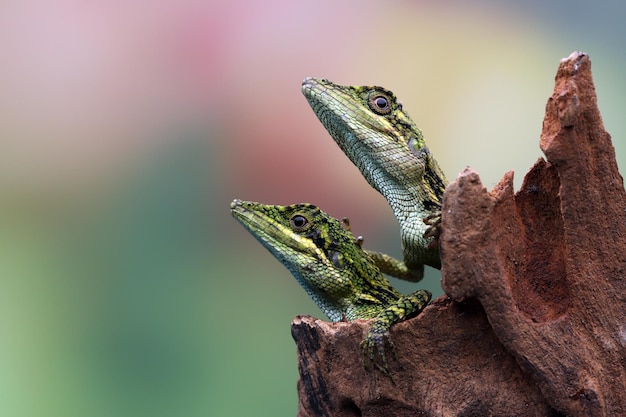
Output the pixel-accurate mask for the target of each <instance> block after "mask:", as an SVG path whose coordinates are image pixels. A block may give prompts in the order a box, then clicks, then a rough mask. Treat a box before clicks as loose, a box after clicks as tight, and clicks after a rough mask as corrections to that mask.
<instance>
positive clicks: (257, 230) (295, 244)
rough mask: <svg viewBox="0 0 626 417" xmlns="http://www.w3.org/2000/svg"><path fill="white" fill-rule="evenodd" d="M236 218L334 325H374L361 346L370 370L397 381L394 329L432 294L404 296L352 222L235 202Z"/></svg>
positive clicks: (302, 207) (308, 209)
mask: <svg viewBox="0 0 626 417" xmlns="http://www.w3.org/2000/svg"><path fill="white" fill-rule="evenodd" d="M230 210H231V214H232V215H233V217H234V218H235V219H236V220H238V221H239V222H240V223H241V224H242V225H243V226H244V228H246V229H247V230H248V231H249V232H250V233H251V234H252V235H253V236H254V237H255V238H256V239H257V240H258V241H259V242H260V243H261V244H262V245H263V246H264V247H265V248H266V249H268V250H269V251H270V252H271V253H272V255H274V257H275V258H276V259H278V260H279V261H280V262H281V263H282V264H283V265H284V266H285V267H286V268H287V269H288V270H289V271H290V272H291V273H292V275H293V276H294V277H295V279H296V280H297V281H298V283H299V284H300V285H301V286H302V288H304V290H305V291H306V292H307V294H308V295H309V296H310V297H311V298H312V299H313V301H314V302H315V303H316V304H317V305H318V306H319V308H320V309H321V310H322V311H323V312H324V314H326V315H327V316H328V318H329V319H331V320H332V321H354V320H359V319H363V320H368V319H373V322H372V325H371V327H370V329H369V331H368V332H367V334H366V335H365V337H364V339H363V341H362V342H361V344H360V347H361V350H362V353H363V363H364V366H365V368H366V369H367V370H371V369H373V368H376V369H378V370H379V371H381V373H383V375H385V376H387V377H389V378H390V379H391V380H392V382H393V378H392V376H391V373H390V372H389V368H388V361H387V356H386V354H385V349H386V348H387V347H389V349H390V350H391V351H392V352H393V354H394V355H395V350H394V348H393V343H392V341H391V339H390V338H389V328H390V327H391V326H392V325H393V324H395V323H398V322H400V321H403V320H406V319H407V318H410V317H413V316H415V315H417V314H418V313H420V312H421V311H422V310H423V309H424V308H425V307H426V305H427V304H428V302H429V301H430V299H431V296H432V295H431V293H430V292H429V291H427V290H417V291H415V292H413V293H411V294H408V295H402V294H401V293H400V292H398V291H397V290H396V289H395V288H394V287H393V286H391V284H390V283H389V281H388V280H387V279H386V278H385V277H384V276H383V274H382V273H381V271H380V269H379V268H378V267H377V266H376V264H375V263H374V261H373V260H372V259H371V258H370V256H369V255H368V253H367V252H365V251H364V250H363V249H362V247H361V244H362V240H361V239H358V238H356V239H355V237H354V236H353V235H352V232H351V231H350V226H349V221H348V220H347V219H345V218H344V219H342V220H341V221H340V220H338V219H336V218H334V217H332V216H330V215H329V214H327V213H325V212H323V211H322V210H320V209H319V208H318V207H317V206H315V205H312V204H294V205H289V206H279V205H265V204H260V203H255V202H250V201H241V200H237V199H235V200H233V202H232V203H231V205H230Z"/></svg>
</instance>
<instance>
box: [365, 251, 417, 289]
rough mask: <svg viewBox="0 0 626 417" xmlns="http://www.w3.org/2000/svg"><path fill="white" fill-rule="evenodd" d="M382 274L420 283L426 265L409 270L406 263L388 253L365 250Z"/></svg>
mask: <svg viewBox="0 0 626 417" xmlns="http://www.w3.org/2000/svg"><path fill="white" fill-rule="evenodd" d="M365 252H366V253H367V254H368V255H369V257H370V258H371V259H372V260H373V261H374V263H375V264H376V266H377V267H378V269H380V272H382V273H383V274H387V275H390V276H392V277H395V278H399V279H403V280H405V281H411V282H418V281H420V280H421V279H422V278H423V277H424V265H419V266H418V267H416V268H409V267H408V266H407V265H406V264H405V263H404V261H401V260H400V259H397V258H394V257H393V256H390V255H387V254H386V253H382V252H376V251H370V250H365Z"/></svg>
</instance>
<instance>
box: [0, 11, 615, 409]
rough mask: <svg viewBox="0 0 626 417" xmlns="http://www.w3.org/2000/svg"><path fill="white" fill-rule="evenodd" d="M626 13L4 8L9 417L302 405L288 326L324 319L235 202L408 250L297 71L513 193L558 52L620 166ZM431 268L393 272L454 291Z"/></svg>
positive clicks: (1, 286)
mask: <svg viewBox="0 0 626 417" xmlns="http://www.w3.org/2000/svg"><path fill="white" fill-rule="evenodd" d="M624 9H625V7H624V6H623V3H621V2H618V1H600V2H571V1H564V0H558V1H551V2H543V1H538V0H536V1H527V2H516V1H488V0H481V1H474V2H471V3H470V2H461V1H441V2H426V1H412V2H409V1H388V2H374V1H330V0H324V1H316V2H310V1H286V0H285V1H283V0H272V1H265V2H238V1H234V2H217V1H208V2H206V1H205V2H202V1H197V0H182V1H180V0H177V1H174V0H160V1H141V2H128V3H125V2H104V1H100V2H98V1H96V2H84V3H83V2H74V1H67V0H65V1H64V0H49V1H44V0H41V1H38V0H25V1H22V2H3V4H2V5H0V52H1V56H2V64H1V65H0V88H1V91H2V94H0V227H1V228H0V231H1V232H0V332H1V336H0V338H1V343H0V416H2V417H4V416H64V417H67V416H90V417H91V416H93V417H100V416H174V415H176V416H243V415H254V416H293V415H295V413H296V411H297V396H296V381H297V364H296V350H295V346H294V343H293V341H292V339H291V335H290V322H291V320H292V318H293V317H294V316H295V315H297V314H311V315H314V316H316V317H320V318H323V317H324V316H323V314H322V313H321V312H320V311H319V310H318V309H317V307H316V306H315V305H314V304H313V302H312V301H310V300H309V298H308V297H307V296H306V294H305V293H304V291H302V290H301V289H300V287H299V286H298V285H297V283H296V282H295V280H294V279H293V278H292V277H291V276H290V274H289V273H288V272H287V270H285V269H284V268H283V267H282V266H281V265H280V264H279V263H278V262H277V261H275V260H274V258H273V257H271V256H270V254H269V253H267V252H266V251H265V249H263V248H262V247H261V246H260V245H259V244H258V243H257V242H256V241H254V240H253V239H252V238H251V237H250V236H249V235H248V234H247V232H245V231H244V229H243V228H242V227H241V226H240V225H239V224H238V223H236V222H235V221H234V220H233V219H232V218H231V217H230V214H229V203H230V201H231V200H232V199H233V198H241V199H246V200H256V201H261V202H265V203H275V204H289V203H296V202H312V203H315V204H318V205H319V206H321V207H322V208H323V209H325V210H326V211H328V212H330V213H331V214H333V215H334V216H336V217H342V216H348V217H350V219H351V220H352V225H353V230H354V232H355V233H356V234H362V235H364V236H365V239H366V240H365V243H366V246H367V247H369V248H373V249H378V250H384V251H386V252H389V253H393V254H396V255H399V239H398V228H397V226H396V225H395V221H394V218H393V216H392V214H391V211H390V210H389V208H388V207H387V205H386V203H385V201H384V200H383V199H382V197H380V196H379V195H378V194H377V193H376V192H375V191H373V190H372V189H370V188H369V186H368V185H367V184H366V182H365V181H364V180H363V179H362V178H361V176H360V174H359V173H358V171H357V170H356V169H355V168H354V167H353V166H352V165H351V163H350V162H349V161H348V159H347V158H345V157H344V156H343V154H342V153H341V152H340V150H339V149H338V148H337V147H336V145H335V144H334V142H333V141H332V140H331V139H330V137H329V136H328V135H327V134H326V132H325V131H324V130H323V127H322V126H321V124H320V123H319V122H318V121H317V120H316V118H315V116H314V115H313V113H312V111H311V110H310V109H309V107H308V104H307V103H306V101H305V99H304V98H303V97H302V95H301V93H300V82H301V80H302V79H303V78H304V77H306V76H318V77H326V78H329V79H331V80H334V81H336V82H339V83H344V84H379V85H383V86H385V87H387V88H389V89H391V90H392V91H394V92H396V93H397V95H398V96H399V98H400V100H401V101H402V102H403V104H404V105H405V108H406V109H407V110H408V111H409V113H410V114H411V115H412V117H413V119H415V121H416V122H417V123H418V124H419V125H420V126H421V127H422V129H423V131H424V133H425V135H426V138H427V140H428V142H429V145H430V147H431V149H432V150H433V152H434V154H435V155H436V157H437V159H438V160H439V162H440V164H441V166H442V168H443V169H444V170H445V172H446V173H447V175H448V178H449V179H451V180H452V179H454V178H455V177H456V175H457V173H458V172H460V171H461V170H462V169H463V168H464V167H465V166H467V165H470V166H471V167H473V168H474V169H475V170H477V171H478V172H479V173H480V174H481V177H482V179H483V182H484V184H485V185H486V186H487V187H488V188H491V187H492V186H493V185H495V184H496V183H497V182H498V180H499V179H500V178H501V177H502V175H503V174H504V173H505V172H506V171H508V170H511V169H513V170H515V172H516V178H515V180H516V185H517V186H519V184H520V183H521V180H522V177H523V175H524V173H525V172H526V171H527V169H528V168H529V167H530V166H531V165H532V164H533V163H534V162H535V160H536V159H537V158H538V157H540V156H541V153H540V150H539V147H538V142H539V134H540V131H541V124H542V118H543V110H544V106H545V102H546V99H547V98H548V97H549V95H550V94H551V92H552V88H553V79H554V75H555V73H556V69H557V66H558V63H559V60H560V59H561V58H563V57H566V56H568V55H569V54H570V53H571V52H572V51H574V50H583V51H585V52H588V53H589V54H590V55H591V58H592V62H593V71H594V77H595V82H596V87H597V92H598V96H599V98H598V102H599V106H600V110H601V111H602V115H603V118H604V122H605V125H606V128H607V130H609V132H611V134H612V135H613V139H614V144H615V147H616V149H617V153H618V163H620V164H621V166H624V165H625V164H626V146H625V144H624V141H623V140H622V139H621V138H622V137H624V134H625V129H626V122H625V121H624V119H623V116H622V113H623V109H624V108H626V106H625V104H626V103H625V100H626V99H625V97H626V82H625V77H624V68H625V66H626V29H625V27H626V25H624V23H623V16H624V11H625V10H624ZM439 278H440V275H439V273H438V272H437V271H433V270H429V271H428V275H427V277H426V279H425V280H424V281H423V282H422V283H421V284H419V285H405V284H398V285H399V287H400V288H401V289H402V290H403V291H411V290H414V289H416V288H419V287H426V288H428V289H430V290H432V291H433V292H435V294H436V295H439V294H441V289H440V285H439ZM395 283H397V281H394V284H395ZM355 354H356V353H355Z"/></svg>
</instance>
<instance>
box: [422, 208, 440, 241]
mask: <svg viewBox="0 0 626 417" xmlns="http://www.w3.org/2000/svg"><path fill="white" fill-rule="evenodd" d="M424 223H425V224H426V225H428V228H427V229H426V231H425V232H424V237H425V238H431V237H432V238H434V239H433V240H432V241H431V242H430V243H429V244H428V246H427V248H428V249H432V248H436V247H437V246H439V236H440V235H441V210H438V211H436V212H435V213H433V214H429V215H428V216H426V217H425V218H424Z"/></svg>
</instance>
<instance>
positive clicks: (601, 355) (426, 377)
mask: <svg viewBox="0 0 626 417" xmlns="http://www.w3.org/2000/svg"><path fill="white" fill-rule="evenodd" d="M540 145H541V149H542V150H543V152H544V154H545V155H546V158H547V161H546V160H543V159H540V160H539V161H538V162H537V163H536V164H535V166H534V167H532V168H531V170H530V172H529V173H528V174H527V175H526V177H525V179H524V183H523V185H522V188H521V190H520V191H519V192H517V193H515V194H514V193H513V183H512V179H513V174H512V173H507V174H506V175H505V176H504V178H503V179H502V180H501V181H500V183H499V184H498V185H497V186H496V187H495V188H494V189H493V190H492V191H491V192H488V191H487V190H486V189H485V188H484V187H483V185H482V184H481V183H480V179H479V177H478V175H477V174H476V173H475V172H473V171H471V170H469V169H468V170H466V171H464V172H463V173H461V174H460V175H459V177H458V178H457V180H456V181H454V182H453V183H451V184H450V185H449V186H448V188H447V189H446V192H445V195H444V202H443V210H442V211H443V215H442V235H441V238H440V244H441V253H442V286H443V288H444V291H445V292H446V296H442V297H440V298H438V299H437V300H435V301H434V302H433V303H432V304H431V305H430V306H429V307H427V308H426V310H425V311H424V312H423V313H422V314H420V315H419V316H417V317H415V318H413V319H410V320H407V321H405V322H403V323H399V324H397V325H396V326H394V327H393V328H392V329H391V338H392V340H393V341H394V344H395V348H396V349H395V350H396V353H397V358H396V359H395V360H392V361H391V364H390V369H391V372H392V374H393V375H394V379H395V382H396V383H395V385H394V384H392V382H391V381H390V380H389V379H387V378H385V377H383V376H381V375H380V374H379V373H378V372H369V373H368V372H366V371H365V370H364V369H363V366H362V362H361V361H362V358H361V356H360V351H359V343H360V341H361V340H362V338H363V336H364V334H365V332H366V331H367V329H368V323H367V322H359V321H357V322H355V323H328V322H324V321H321V320H316V319H313V318H311V317H297V318H296V319H295V320H294V322H293V324H292V334H293V337H294V339H295V341H296V345H297V348H298V358H299V371H300V380H299V381H298V394H299V399H300V403H299V404H300V406H299V414H298V415H299V416H300V417H305V416H383V415H384V416H414V415H420V416H620V415H626V195H625V191H624V185H623V180H622V177H621V176H620V174H619V172H618V169H617V164H616V160H615V151H614V149H613V146H612V143H611V138H610V136H609V134H608V133H607V132H606V131H605V130H604V127H603V125H602V119H601V117H600V113H599V111H598V108H597V104H596V95H595V88H594V85H593V81H592V77H591V63H590V60H589V57H588V56H587V55H585V54H582V53H573V54H572V55H571V56H570V57H568V58H567V59H564V60H563V61H562V62H561V64H560V66H559V69H558V72H557V76H556V86H555V89H554V93H553V95H552V97H551V98H550V99H549V100H548V103H547V106H546V115H545V119H544V123H543V133H542V135H541V143H540Z"/></svg>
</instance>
